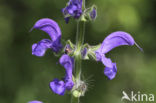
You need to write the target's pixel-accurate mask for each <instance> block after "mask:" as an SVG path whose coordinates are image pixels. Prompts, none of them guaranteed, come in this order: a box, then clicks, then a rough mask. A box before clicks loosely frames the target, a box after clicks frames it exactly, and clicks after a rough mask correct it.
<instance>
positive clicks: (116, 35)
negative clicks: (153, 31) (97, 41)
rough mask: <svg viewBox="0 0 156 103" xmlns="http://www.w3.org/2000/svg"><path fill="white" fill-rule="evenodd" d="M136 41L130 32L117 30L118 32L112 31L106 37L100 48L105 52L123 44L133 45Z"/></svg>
mask: <svg viewBox="0 0 156 103" xmlns="http://www.w3.org/2000/svg"><path fill="white" fill-rule="evenodd" d="M134 43H135V41H134V39H133V37H132V36H131V35H130V34H128V33H126V32H122V31H117V32H113V33H111V34H110V35H108V36H107V37H106V38H105V39H104V41H103V43H102V45H101V47H100V49H99V50H100V51H101V52H102V53H104V54H105V53H108V52H109V51H111V50H112V49H113V48H116V47H118V46H121V45H129V46H132V45H134Z"/></svg>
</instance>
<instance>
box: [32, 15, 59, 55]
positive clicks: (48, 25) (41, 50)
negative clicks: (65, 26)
mask: <svg viewBox="0 0 156 103" xmlns="http://www.w3.org/2000/svg"><path fill="white" fill-rule="evenodd" d="M33 29H39V30H42V31H44V32H46V33H47V34H49V36H50V38H51V40H50V39H42V40H41V41H39V42H38V43H35V44H33V45H32V55H36V56H44V54H45V52H46V50H47V49H48V48H50V49H52V50H53V51H54V52H56V53H57V52H59V50H60V49H61V48H62V44H61V30H60V27H59V26H58V24H57V23H56V22H55V21H53V20H51V19H48V18H44V19H40V20H38V21H37V22H36V23H35V25H34V26H33V28H32V29H31V31H32V30H33Z"/></svg>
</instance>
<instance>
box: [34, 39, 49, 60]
mask: <svg viewBox="0 0 156 103" xmlns="http://www.w3.org/2000/svg"><path fill="white" fill-rule="evenodd" d="M51 45H52V41H51V40H49V39H43V40H41V41H40V42H38V43H35V44H33V45H32V55H35V56H39V57H41V56H44V54H45V52H46V50H47V49H48V48H51Z"/></svg>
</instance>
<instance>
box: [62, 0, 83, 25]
mask: <svg viewBox="0 0 156 103" xmlns="http://www.w3.org/2000/svg"><path fill="white" fill-rule="evenodd" d="M62 12H63V15H64V18H65V21H66V23H68V22H69V19H70V17H74V18H76V19H79V18H80V16H81V14H82V0H70V1H69V2H68V3H67V6H66V7H65V8H63V9H62Z"/></svg>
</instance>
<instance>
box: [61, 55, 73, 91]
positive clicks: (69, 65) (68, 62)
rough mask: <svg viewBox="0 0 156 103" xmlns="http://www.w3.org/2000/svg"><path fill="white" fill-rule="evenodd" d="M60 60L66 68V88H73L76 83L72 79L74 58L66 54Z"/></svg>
mask: <svg viewBox="0 0 156 103" xmlns="http://www.w3.org/2000/svg"><path fill="white" fill-rule="evenodd" d="M59 62H60V64H61V65H62V66H63V67H64V68H65V70H66V76H65V84H66V89H68V90H71V89H72V87H73V86H74V83H73V81H72V70H73V67H74V59H73V58H72V57H70V56H68V55H66V54H64V55H62V57H61V58H60V60H59Z"/></svg>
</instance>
